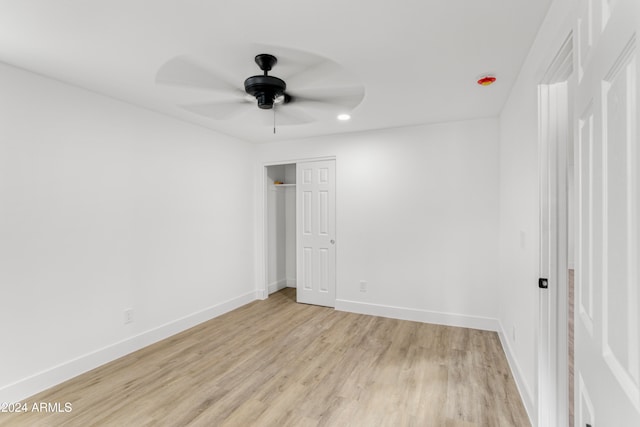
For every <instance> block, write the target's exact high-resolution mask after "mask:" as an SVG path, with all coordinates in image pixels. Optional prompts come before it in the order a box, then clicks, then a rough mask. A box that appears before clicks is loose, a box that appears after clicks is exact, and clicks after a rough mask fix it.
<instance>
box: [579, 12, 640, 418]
mask: <svg viewBox="0 0 640 427" xmlns="http://www.w3.org/2000/svg"><path fill="white" fill-rule="evenodd" d="M577 35H578V47H579V51H578V79H579V81H578V88H577V94H576V95H577V98H576V116H577V117H576V120H577V123H576V128H577V132H578V134H577V136H578V141H577V147H576V148H577V149H576V165H577V174H576V179H577V181H576V184H577V196H578V209H577V213H578V230H577V239H578V240H577V245H576V249H577V256H576V261H577V263H576V319H575V321H576V323H575V378H576V381H575V387H576V388H575V390H576V392H575V396H576V401H575V403H576V406H575V408H576V426H580V427H585V426H587V425H591V426H593V427H600V426H602V427H606V426H611V427H613V426H640V354H639V350H640V348H639V347H640V320H639V317H638V311H639V308H640V296H639V294H640V293H639V290H638V288H639V286H640V284H639V280H640V276H639V274H638V273H639V271H638V268H639V265H640V258H639V253H640V252H639V246H640V234H639V223H640V210H639V206H638V203H639V199H640V181H639V179H640V173H639V171H638V165H639V164H640V158H639V155H640V148H639V145H640V141H639V139H638V122H639V121H640V115H639V114H638V113H639V111H638V103H639V102H640V96H639V92H638V91H639V87H638V86H639V85H638V83H639V82H638V80H639V77H640V75H639V70H640V67H639V65H640V64H638V43H639V42H640V40H638V37H639V36H640V1H639V0H582V1H581V8H580V15H579V19H578V24H577Z"/></svg>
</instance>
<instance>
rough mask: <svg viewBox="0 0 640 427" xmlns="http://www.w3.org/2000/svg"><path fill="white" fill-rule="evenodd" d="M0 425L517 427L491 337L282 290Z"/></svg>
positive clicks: (512, 393)
mask: <svg viewBox="0 0 640 427" xmlns="http://www.w3.org/2000/svg"><path fill="white" fill-rule="evenodd" d="M26 402H28V404H29V405H32V404H33V403H34V402H59V403H61V404H62V405H64V403H66V402H70V403H71V404H72V411H71V412H70V413H49V414H45V413H26V414H12V415H8V414H0V426H12V427H13V426H23V425H24V426H83V427H84V426H105V425H107V426H151V425H159V426H296V427H304V426H394V427H395V426H420V427H422V426H434V427H474V426H492V427H493V426H518V427H520V426H529V425H530V424H529V421H528V418H527V416H526V413H525V409H524V406H523V404H522V402H521V400H520V397H519V394H518V391H517V390H516V385H515V383H514V381H513V378H512V376H511V373H510V371H509V367H508V365H507V361H506V359H505V355H504V353H503V351H502V347H501V345H500V342H499V339H498V336H497V334H496V333H494V332H486V331H479V330H473V329H464V328H454V327H447V326H437V325H430V324H424V323H416V322H409V321H403V320H394V319H386V318H381V317H373V316H366V315H359V314H352V313H345V312H340V311H335V310H333V309H330V308H324V307H316V306H310V305H304V304H296V303H295V290H294V289H285V290H283V291H281V292H278V293H276V294H273V295H271V296H270V297H269V299H267V300H265V301H255V302H253V303H251V304H248V305H246V306H244V307H241V308H239V309H237V310H234V311H232V312H230V313H227V314H225V315H223V316H220V317H218V318H216V319H213V320H210V321H208V322H206V323H203V324H201V325H198V326H196V327H194V328H192V329H189V330H187V331H185V332H183V333H181V334H178V335H176V336H173V337H171V338H169V339H166V340H164V341H162V342H159V343H157V344H154V345H152V346H149V347H147V348H144V349H142V350H140V351H138V352H135V353H133V354H130V355H128V356H125V357H123V358H121V359H118V360H116V361H114V362H111V363H109V364H107V365H104V366H102V367H100V368H97V369H95V370H93V371H91V372H88V373H86V374H83V375H81V376H79V377H76V378H74V379H72V380H70V381H67V382H65V383H63V384H61V385H59V386H57V387H54V388H52V389H50V390H47V391H45V392H43V393H40V394H38V395H36V396H33V397H32V398H29V399H26Z"/></svg>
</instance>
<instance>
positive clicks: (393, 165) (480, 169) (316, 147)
mask: <svg viewBox="0 0 640 427" xmlns="http://www.w3.org/2000/svg"><path fill="white" fill-rule="evenodd" d="M257 152H258V165H257V166H256V168H258V169H260V168H261V167H262V166H261V165H263V164H265V163H270V162H279V161H287V160H300V159H308V158H314V157H322V156H336V167H337V171H336V177H337V190H336V193H337V212H336V214H337V247H336V250H337V299H338V302H337V304H338V308H342V309H347V310H353V311H361V312H369V313H372V314H384V315H390V316H394V317H403V318H412V319H415V320H423V321H434V322H440V323H449V324H461V325H466V326H474V327H481V328H486V329H493V328H494V327H495V326H496V325H497V322H495V319H496V318H497V313H498V307H497V299H498V296H497V295H496V292H497V287H496V279H497V269H498V258H497V251H498V242H497V236H498V122H497V120H496V119H486V120H476V121H467V122H458V123H447V124H437V125H430V126H416V127H408V128H399V129H390V130H381V131H375V132H367V133H357V134H345V135H339V136H328V137H321V138H314V139H308V140H301V141H289V142H282V143H272V144H265V145H260V146H258V149H257ZM258 259H261V258H260V257H259V258H258ZM262 259H264V258H262ZM360 280H366V281H367V282H368V291H367V292H366V293H363V292H360V291H359V282H360ZM259 283H262V286H264V279H262V281H261V282H259Z"/></svg>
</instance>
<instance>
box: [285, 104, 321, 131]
mask: <svg viewBox="0 0 640 427" xmlns="http://www.w3.org/2000/svg"><path fill="white" fill-rule="evenodd" d="M315 121H316V118H315V117H313V116H311V115H310V114H308V113H306V112H304V111H302V110H301V109H300V108H297V107H295V106H293V105H283V106H278V107H276V126H277V125H282V126H288V125H302V124H305V123H311V122H315Z"/></svg>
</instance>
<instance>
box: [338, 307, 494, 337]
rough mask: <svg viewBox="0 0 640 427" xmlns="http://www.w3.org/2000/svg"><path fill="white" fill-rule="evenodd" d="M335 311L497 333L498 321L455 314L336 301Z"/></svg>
mask: <svg viewBox="0 0 640 427" xmlns="http://www.w3.org/2000/svg"><path fill="white" fill-rule="evenodd" d="M335 308H336V310H340V311H348V312H351V313H359V314H369V315H372V316H380V317H390V318H392V319H400V320H411V321H414V322H422V323H435V324H437V325H446V326H459V327H462V328H471V329H481V330H485V331H497V330H498V327H499V322H498V319H493V318H490V317H481V316H468V315H464V314H457V313H443V312H438V311H430V310H421V309H416V308H405V307H394V306H390V305H381V304H370V303H363V302H358V301H348V300H336V307H335Z"/></svg>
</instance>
